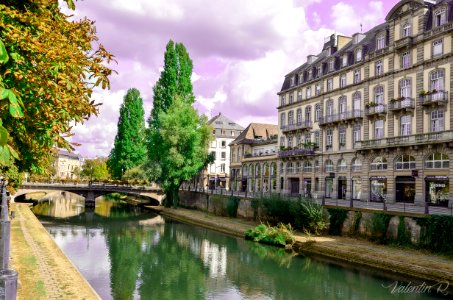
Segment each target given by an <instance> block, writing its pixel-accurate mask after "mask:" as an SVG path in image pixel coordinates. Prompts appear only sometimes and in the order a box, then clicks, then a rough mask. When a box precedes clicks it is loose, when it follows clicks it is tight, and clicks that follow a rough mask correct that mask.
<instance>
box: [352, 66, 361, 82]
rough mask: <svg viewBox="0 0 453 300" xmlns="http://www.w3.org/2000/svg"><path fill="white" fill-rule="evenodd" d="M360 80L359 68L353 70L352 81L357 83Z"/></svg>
mask: <svg viewBox="0 0 453 300" xmlns="http://www.w3.org/2000/svg"><path fill="white" fill-rule="evenodd" d="M360 80H361V76H360V69H357V70H354V83H359V82H360Z"/></svg>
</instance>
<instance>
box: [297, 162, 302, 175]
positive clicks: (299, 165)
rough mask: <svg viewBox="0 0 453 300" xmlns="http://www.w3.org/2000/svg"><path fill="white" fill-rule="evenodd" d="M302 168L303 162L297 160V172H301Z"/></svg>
mask: <svg viewBox="0 0 453 300" xmlns="http://www.w3.org/2000/svg"><path fill="white" fill-rule="evenodd" d="M300 168H301V164H300V162H297V163H296V173H300V171H301V169H300Z"/></svg>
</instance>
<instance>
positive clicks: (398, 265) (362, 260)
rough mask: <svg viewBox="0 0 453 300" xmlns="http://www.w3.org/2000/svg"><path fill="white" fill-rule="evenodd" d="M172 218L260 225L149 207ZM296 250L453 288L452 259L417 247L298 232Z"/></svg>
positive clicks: (210, 224)
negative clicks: (402, 246) (410, 247)
mask: <svg viewBox="0 0 453 300" xmlns="http://www.w3.org/2000/svg"><path fill="white" fill-rule="evenodd" d="M149 208H151V209H153V210H155V211H158V212H160V213H161V214H162V215H165V216H169V217H171V218H173V219H176V220H179V221H182V222H185V223H191V224H196V225H200V226H204V227H207V228H210V229H214V230H218V231H221V232H224V233H228V234H232V235H235V236H240V237H243V236H244V232H245V231H246V230H247V229H249V228H251V227H254V226H256V225H257V223H256V222H251V221H246V220H243V219H234V218H227V217H219V216H214V215H212V214H208V213H205V212H202V211H197V210H189V209H183V208H178V209H173V208H161V207H159V208H158V209H156V207H149ZM296 241H297V242H296V244H295V246H294V248H295V251H296V252H298V253H300V254H308V255H309V254H315V255H321V256H323V257H326V258H330V259H333V260H335V261H337V262H343V263H344V262H347V263H352V264H356V265H362V266H368V267H371V268H375V269H378V270H380V271H385V273H386V274H387V275H390V276H391V275H403V276H410V277H414V278H417V279H420V280H422V281H423V280H427V281H431V282H435V283H437V282H448V283H449V285H450V288H451V287H453V259H450V258H447V257H443V256H440V255H434V254H431V253H427V252H424V251H418V250H414V249H402V248H397V247H393V246H385V245H378V244H374V243H371V242H368V241H365V240H358V239H354V238H348V237H339V236H323V237H310V238H309V239H308V242H307V237H305V236H304V235H302V234H296Z"/></svg>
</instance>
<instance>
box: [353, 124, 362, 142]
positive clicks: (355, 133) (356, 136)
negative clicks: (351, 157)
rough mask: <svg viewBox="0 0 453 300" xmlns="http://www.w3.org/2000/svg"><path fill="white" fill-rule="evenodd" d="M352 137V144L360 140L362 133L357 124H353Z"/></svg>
mask: <svg viewBox="0 0 453 300" xmlns="http://www.w3.org/2000/svg"><path fill="white" fill-rule="evenodd" d="M352 135H353V139H354V144H355V143H357V142H360V141H361V140H362V133H361V128H360V125H359V124H355V125H354V127H353V133H352Z"/></svg>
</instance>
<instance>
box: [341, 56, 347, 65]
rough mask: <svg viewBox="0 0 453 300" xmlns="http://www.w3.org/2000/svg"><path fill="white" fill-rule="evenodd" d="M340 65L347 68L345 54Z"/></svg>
mask: <svg viewBox="0 0 453 300" xmlns="http://www.w3.org/2000/svg"><path fill="white" fill-rule="evenodd" d="M341 65H342V66H343V67H347V66H348V55H347V54H345V55H343V58H342V63H341Z"/></svg>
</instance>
